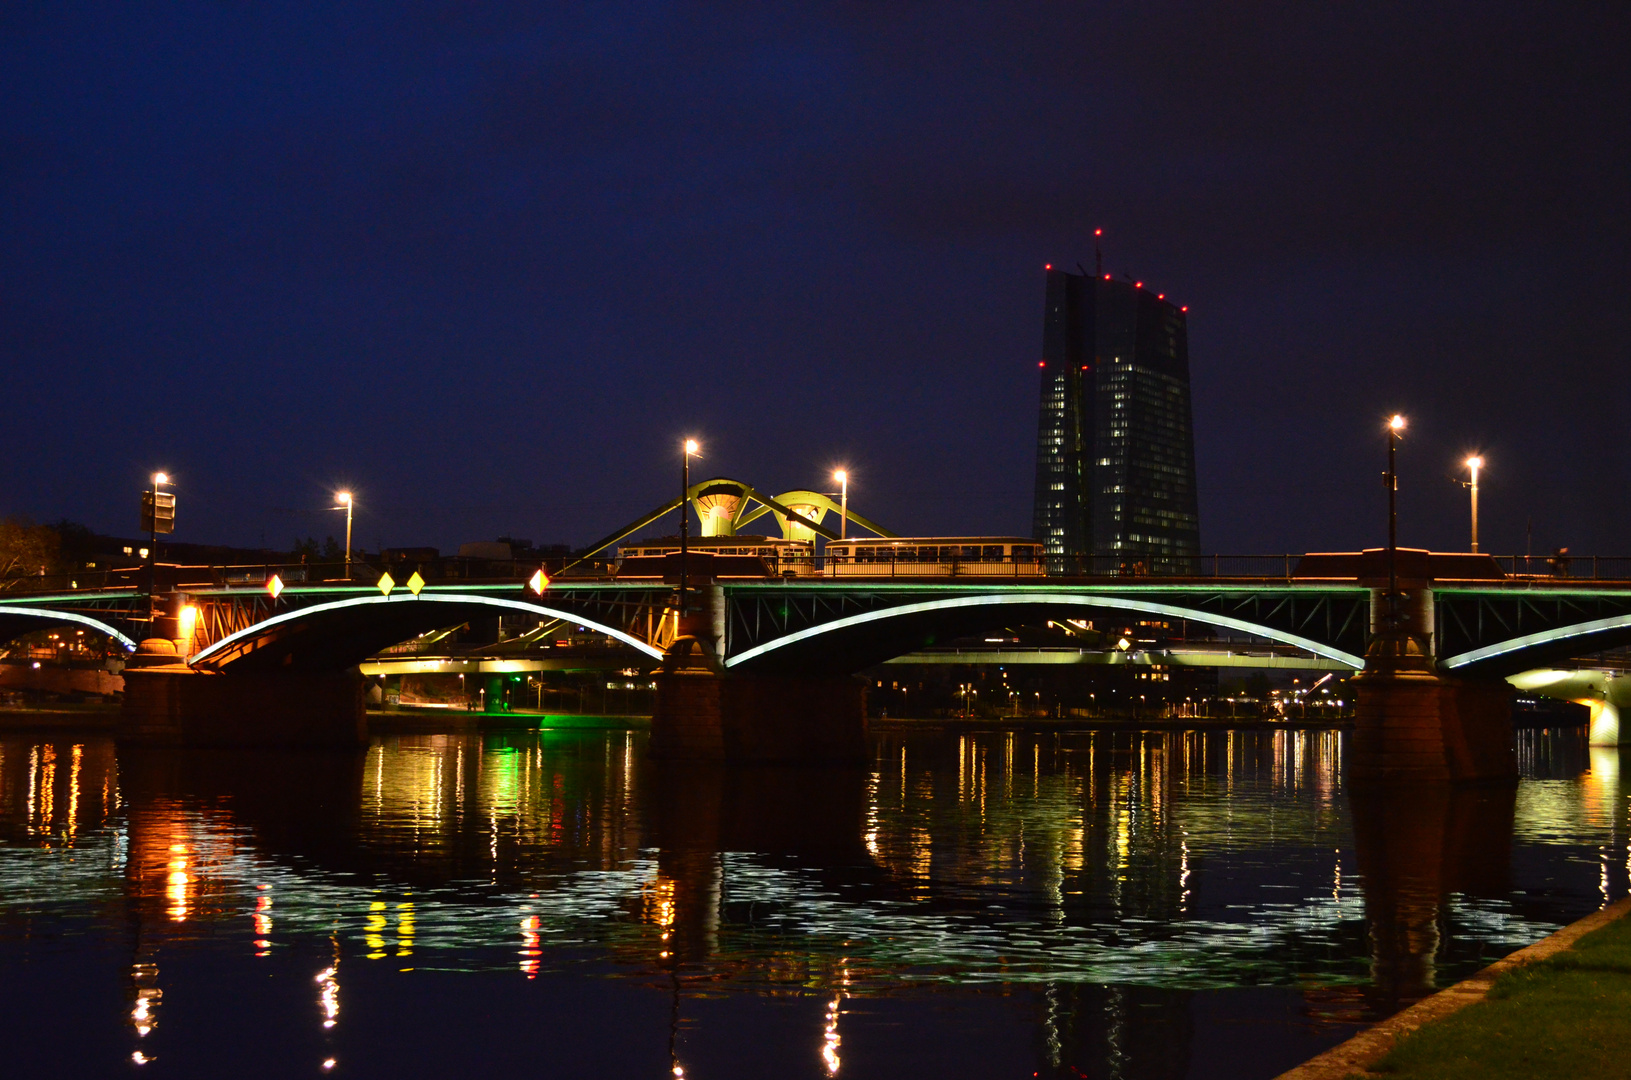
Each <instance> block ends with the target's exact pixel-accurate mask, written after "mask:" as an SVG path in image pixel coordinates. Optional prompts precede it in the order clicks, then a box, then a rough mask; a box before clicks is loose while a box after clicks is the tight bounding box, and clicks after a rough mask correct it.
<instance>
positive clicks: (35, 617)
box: [0, 604, 136, 652]
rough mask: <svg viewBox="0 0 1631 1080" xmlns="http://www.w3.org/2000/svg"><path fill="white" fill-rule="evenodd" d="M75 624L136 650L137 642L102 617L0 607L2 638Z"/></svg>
mask: <svg viewBox="0 0 1631 1080" xmlns="http://www.w3.org/2000/svg"><path fill="white" fill-rule="evenodd" d="M67 624H73V625H75V626H84V627H88V628H90V629H92V630H95V631H96V632H97V633H99V634H106V635H107V636H108V637H110V638H112V639H113V640H114V641H117V642H118V643H119V644H120V645H122V646H123V647H124V649H125V651H126V652H135V651H136V643H135V642H134V641H132V640H130V638H128V637H126V636H125V635H124V634H123V633H121V632H120V631H119V630H117V629H115V628H114V627H112V626H109V625H108V624H107V623H105V622H103V621H102V620H101V619H93V618H91V616H89V615H81V614H80V613H79V612H77V611H54V610H52V609H51V608H36V607H12V606H10V605H9V604H8V605H7V606H6V607H5V608H3V609H0V640H5V641H10V640H11V639H12V638H14V637H20V636H22V635H23V634H28V633H32V632H33V631H35V630H45V629H47V628H49V627H52V626H64V625H67Z"/></svg>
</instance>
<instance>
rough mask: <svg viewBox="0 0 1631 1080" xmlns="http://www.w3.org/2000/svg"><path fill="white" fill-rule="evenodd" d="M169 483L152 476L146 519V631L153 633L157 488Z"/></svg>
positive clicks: (157, 533)
mask: <svg viewBox="0 0 1631 1080" xmlns="http://www.w3.org/2000/svg"><path fill="white" fill-rule="evenodd" d="M169 482H170V478H169V477H168V476H166V475H165V474H164V473H161V472H156V473H154V474H153V497H152V508H151V511H152V512H151V515H150V516H149V517H148V519H147V629H148V633H150V634H151V633H153V622H154V617H155V612H156V611H157V610H158V609H157V607H156V606H155V604H154V601H153V593H154V592H155V591H157V588H158V562H159V488H161V487H163V486H164V485H165V484H168V483H169Z"/></svg>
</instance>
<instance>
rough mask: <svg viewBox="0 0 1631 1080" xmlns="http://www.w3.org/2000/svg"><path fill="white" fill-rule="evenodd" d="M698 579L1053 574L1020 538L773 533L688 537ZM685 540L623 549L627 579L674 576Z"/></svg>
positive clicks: (621, 571) (1034, 546)
mask: <svg viewBox="0 0 1631 1080" xmlns="http://www.w3.org/2000/svg"><path fill="white" fill-rule="evenodd" d="M686 549H687V552H688V553H689V555H690V556H691V557H692V558H693V560H694V561H693V563H692V564H691V565H690V566H689V567H688V571H689V572H690V573H691V574H693V575H694V576H695V577H696V578H698V579H700V578H702V577H705V576H706V577H712V578H716V579H719V580H744V579H751V578H813V577H910V578H956V577H998V578H1015V577H1018V578H1031V577H1041V576H1043V575H1045V574H1046V573H1047V567H1046V565H1045V563H1044V560H1043V551H1042V545H1041V544H1039V543H1037V542H1036V541H1035V540H1032V539H1030V538H1028V537H1019V536H915V537H914V536H902V537H889V538H884V537H868V538H865V539H854V540H829V541H828V542H827V545H826V547H825V549H824V550H823V551H822V552H821V553H820V554H819V555H818V554H817V552H816V548H815V543H814V541H811V540H800V539H786V538H779V537H771V536H744V535H740V534H738V535H735V536H699V537H697V538H695V539H691V540H688V541H687V543H686ZM679 551H680V541H679V537H677V536H664V537H660V538H658V539H655V540H644V541H638V542H636V543H632V544H627V545H625V546H624V547H623V548H622V549H620V551H619V558H618V559H617V561H616V563H615V566H616V577H617V578H618V579H619V580H635V579H647V578H653V579H654V578H664V577H666V578H673V577H676V576H677V575H678V573H679V565H678V558H679Z"/></svg>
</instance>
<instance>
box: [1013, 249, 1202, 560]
mask: <svg viewBox="0 0 1631 1080" xmlns="http://www.w3.org/2000/svg"><path fill="white" fill-rule="evenodd" d="M1185 311H1186V309H1184V308H1181V307H1179V306H1177V305H1176V304H1172V303H1170V302H1168V301H1167V299H1166V298H1165V296H1164V295H1162V294H1158V293H1156V292H1154V291H1152V290H1150V289H1146V288H1144V287H1143V283H1142V282H1133V281H1115V280H1112V279H1111V278H1110V276H1109V275H1107V274H1101V275H1092V274H1086V273H1083V274H1072V273H1069V272H1067V271H1064V270H1056V269H1054V268H1053V267H1051V266H1050V267H1049V268H1048V271H1047V305H1046V313H1045V317H1044V319H1043V330H1042V362H1041V375H1042V402H1041V411H1040V415H1039V419H1038V422H1037V436H1036V501H1035V510H1034V514H1033V518H1032V532H1031V535H1032V536H1033V537H1035V538H1036V539H1037V540H1040V541H1042V544H1043V546H1044V548H1045V549H1046V550H1047V552H1048V553H1049V554H1051V555H1070V556H1093V557H1094V558H1093V559H1092V563H1093V566H1092V569H1094V570H1095V571H1098V572H1105V573H1109V572H1123V573H1140V572H1142V573H1185V572H1190V571H1192V570H1193V568H1194V566H1195V563H1196V560H1197V559H1198V557H1199V555H1200V546H1201V545H1200V519H1199V513H1198V510H1197V505H1196V493H1195V438H1194V431H1193V425H1192V422H1191V411H1190V397H1189V331H1188V327H1187V319H1186V317H1185Z"/></svg>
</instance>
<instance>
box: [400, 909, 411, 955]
mask: <svg viewBox="0 0 1631 1080" xmlns="http://www.w3.org/2000/svg"><path fill="white" fill-rule="evenodd" d="M396 954H397V955H398V956H412V955H413V901H411V900H404V901H403V902H402V903H400V904H398V905H397V906H396Z"/></svg>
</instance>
